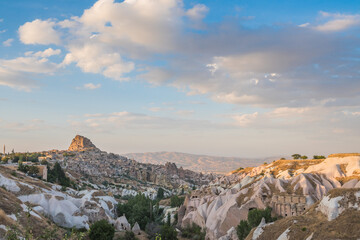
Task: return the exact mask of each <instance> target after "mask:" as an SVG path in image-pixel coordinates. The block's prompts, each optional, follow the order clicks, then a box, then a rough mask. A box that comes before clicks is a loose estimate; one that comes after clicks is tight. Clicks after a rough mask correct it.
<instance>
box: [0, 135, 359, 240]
mask: <svg viewBox="0 0 360 240" xmlns="http://www.w3.org/2000/svg"><path fill="white" fill-rule="evenodd" d="M69 149H71V151H69V150H63V151H59V150H52V151H45V152H42V153H41V159H42V160H46V161H48V164H49V165H50V166H52V165H54V164H55V163H56V164H55V165H58V166H59V164H58V163H60V165H61V166H62V169H64V170H65V172H66V175H67V176H68V177H69V178H70V180H71V187H68V188H64V187H61V186H59V185H56V184H52V183H50V182H46V181H42V180H40V179H37V178H33V177H30V176H28V175H26V174H24V173H22V172H19V171H15V170H14V169H16V168H15V166H14V165H11V164H5V165H3V166H0V187H1V188H0V199H1V201H0V239H1V238H4V237H5V236H6V235H8V234H9V233H16V234H17V235H18V236H22V237H23V236H25V235H27V234H32V235H33V236H35V237H39V236H41V235H43V234H45V233H49V232H51V231H52V230H56V231H55V232H56V234H58V235H62V234H63V233H64V231H65V229H66V228H72V227H74V228H78V229H81V228H84V229H88V228H89V226H90V225H91V224H92V223H94V222H95V221H98V220H100V219H105V220H107V221H108V222H110V223H112V224H114V226H115V227H116V228H117V229H118V230H119V231H120V230H125V229H126V230H129V229H131V228H135V230H136V231H139V227H138V225H136V224H135V225H134V226H131V225H129V223H128V221H127V220H126V218H125V216H117V214H116V211H115V209H116V206H117V204H119V202H122V201H126V199H125V197H129V196H136V195H137V194H139V193H143V194H144V195H145V196H147V197H149V198H151V199H155V198H156V194H157V191H158V189H159V188H160V187H161V188H163V189H164V196H165V197H168V196H171V195H174V194H179V193H180V192H182V193H185V194H187V196H186V198H185V201H184V203H183V204H182V205H181V206H180V208H177V207H173V208H170V206H169V204H168V207H167V208H165V209H164V213H166V215H164V216H162V218H163V220H164V221H165V220H167V215H168V214H169V216H170V221H171V222H174V221H175V217H176V216H177V223H176V226H177V228H178V229H179V231H180V232H181V230H182V229H184V228H186V227H187V226H189V225H191V224H192V223H195V224H197V225H199V226H200V227H201V228H202V229H204V230H205V231H206V238H205V239H208V240H215V239H220V240H237V239H238V237H237V233H236V227H237V225H238V224H239V223H240V221H241V220H247V217H248V213H249V211H251V210H252V209H265V208H266V207H271V209H272V210H271V211H272V215H273V216H276V217H278V218H279V220H277V221H275V222H273V223H266V222H265V220H263V221H262V222H261V223H260V225H259V226H257V227H256V228H254V229H252V230H251V232H250V234H249V235H248V236H247V238H246V239H278V240H284V239H307V240H310V239H357V238H360V231H359V229H360V214H359V213H360V212H359V210H360V208H359V206H360V205H359V204H360V199H359V197H360V154H354V153H352V154H332V155H330V156H329V157H328V158H326V159H309V160H277V161H273V162H271V163H269V164H267V163H264V164H261V165H259V166H257V167H246V168H243V167H240V168H238V169H237V170H235V171H232V172H230V173H229V174H226V175H214V174H202V173H197V172H193V171H190V170H185V169H183V168H182V167H180V168H178V167H177V166H176V164H175V163H170V162H167V163H165V164H164V165H156V164H149V163H139V162H137V161H135V160H132V159H129V158H127V157H123V156H120V155H117V154H112V153H106V152H103V151H101V150H100V149H98V148H96V146H95V145H94V144H93V143H92V142H91V141H90V140H89V139H87V138H85V137H82V136H76V137H75V138H74V139H73V141H72V143H71V145H70V147H69ZM59 168H60V169H61V167H59ZM164 201H165V200H164ZM166 201H170V199H167V200H166ZM180 204H181V203H180ZM180 204H179V205H180ZM179 205H178V206H179ZM31 229H34V230H31ZM249 231H250V230H249ZM54 238H55V239H56V238H58V237H56V236H54Z"/></svg>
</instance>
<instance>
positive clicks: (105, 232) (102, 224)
mask: <svg viewBox="0 0 360 240" xmlns="http://www.w3.org/2000/svg"><path fill="white" fill-rule="evenodd" d="M114 234H115V228H114V226H112V225H111V224H110V223H108V222H107V221H106V220H100V221H97V222H95V223H94V224H93V225H91V227H90V233H89V238H90V240H99V239H101V240H112V239H113V238H114Z"/></svg>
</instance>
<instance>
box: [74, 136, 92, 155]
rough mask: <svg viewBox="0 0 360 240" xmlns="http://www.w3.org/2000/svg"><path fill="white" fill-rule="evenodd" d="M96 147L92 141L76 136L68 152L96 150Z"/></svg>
mask: <svg viewBox="0 0 360 240" xmlns="http://www.w3.org/2000/svg"><path fill="white" fill-rule="evenodd" d="M96 149H97V148H96V146H95V145H94V144H93V143H92V142H91V141H90V139H88V138H86V137H83V136H80V135H76V136H75V138H73V140H72V141H71V144H70V147H69V149H68V151H78V152H79V151H88V150H96Z"/></svg>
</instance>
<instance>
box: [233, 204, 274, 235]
mask: <svg viewBox="0 0 360 240" xmlns="http://www.w3.org/2000/svg"><path fill="white" fill-rule="evenodd" d="M262 218H265V221H266V222H267V223H270V222H273V221H275V220H276V218H272V217H271V208H270V207H267V208H265V209H252V210H250V211H249V212H248V219H247V221H244V220H242V221H241V222H240V224H239V225H238V226H237V227H236V232H237V235H238V238H239V240H243V239H245V238H246V237H247V235H248V234H249V233H250V231H251V229H252V228H253V227H256V226H258V225H259V224H260V222H261V219H262Z"/></svg>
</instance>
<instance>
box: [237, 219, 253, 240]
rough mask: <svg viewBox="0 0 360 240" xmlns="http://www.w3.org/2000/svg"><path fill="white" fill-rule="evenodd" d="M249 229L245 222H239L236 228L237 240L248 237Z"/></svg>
mask: <svg viewBox="0 0 360 240" xmlns="http://www.w3.org/2000/svg"><path fill="white" fill-rule="evenodd" d="M250 231H251V227H250V225H249V223H248V222H247V221H244V220H241V221H240V224H239V225H238V226H237V227H236V233H237V235H238V238H239V240H244V239H245V238H246V237H247V235H249V233H250Z"/></svg>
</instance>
